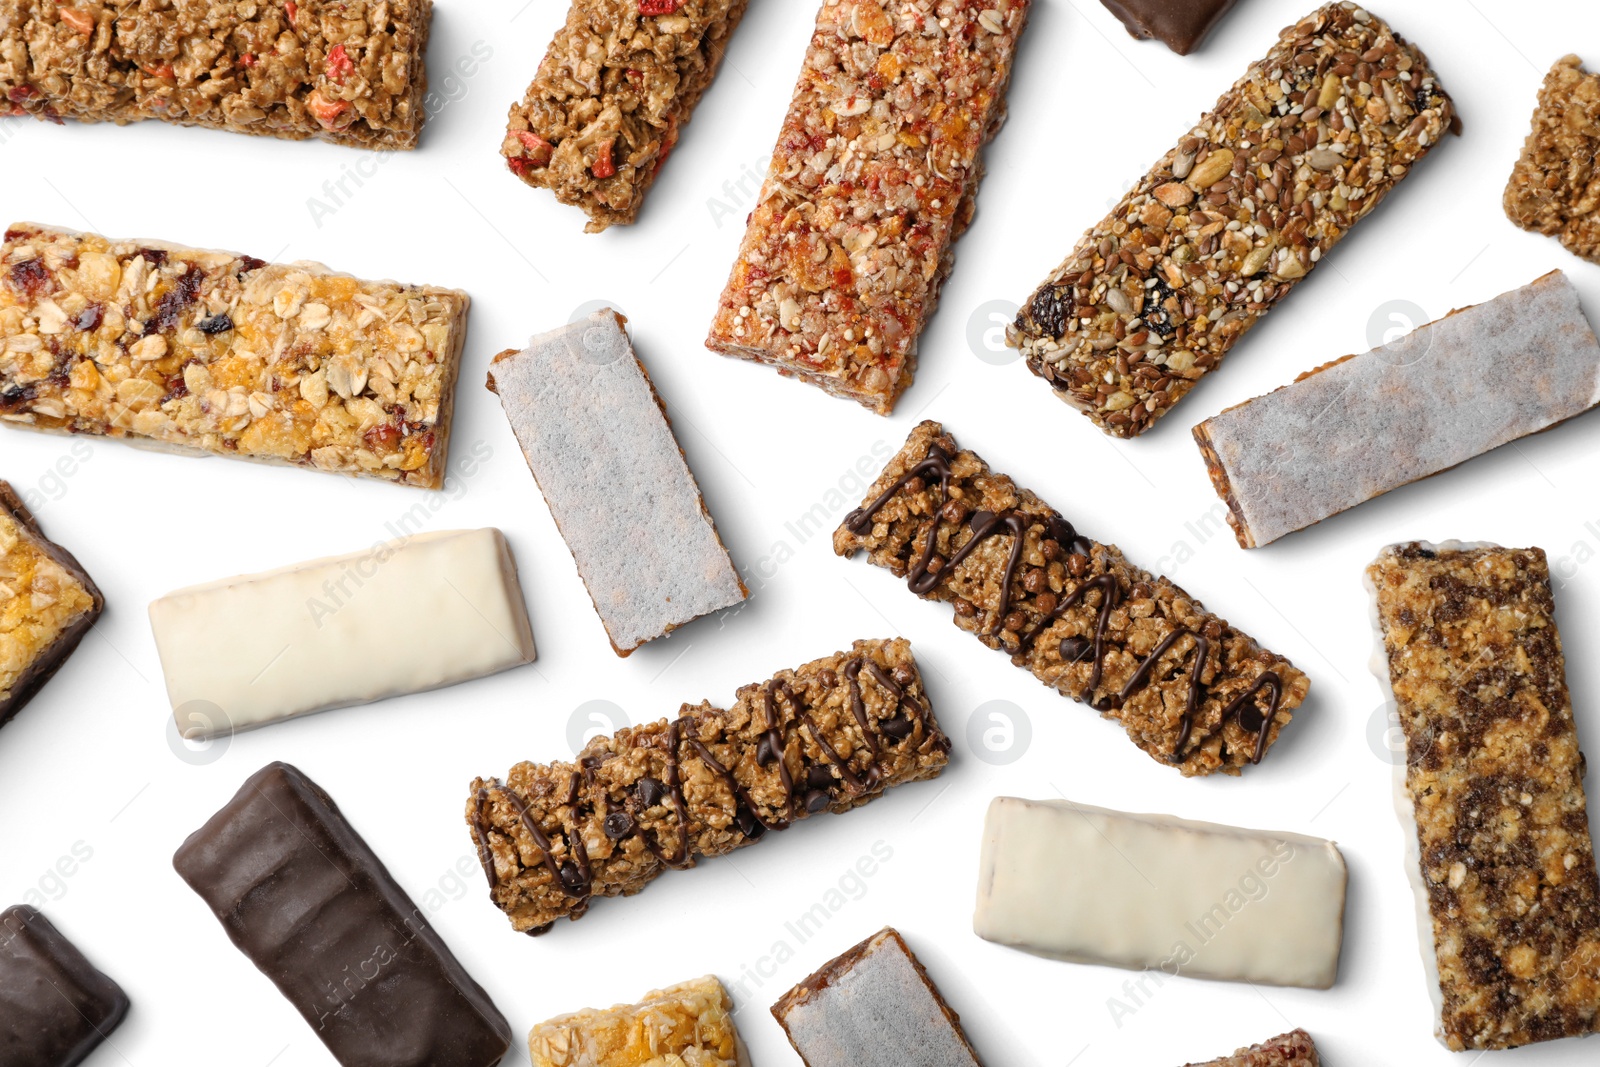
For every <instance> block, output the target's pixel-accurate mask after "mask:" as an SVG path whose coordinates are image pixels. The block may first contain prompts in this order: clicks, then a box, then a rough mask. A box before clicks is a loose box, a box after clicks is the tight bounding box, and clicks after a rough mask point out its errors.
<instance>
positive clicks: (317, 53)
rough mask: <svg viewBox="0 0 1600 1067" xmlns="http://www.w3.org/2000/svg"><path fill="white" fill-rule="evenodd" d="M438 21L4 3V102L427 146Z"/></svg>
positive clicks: (403, 5)
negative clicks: (431, 47) (431, 36)
mask: <svg viewBox="0 0 1600 1067" xmlns="http://www.w3.org/2000/svg"><path fill="white" fill-rule="evenodd" d="M432 15H433V3H432V0H298V2H296V0H259V2H256V3H231V2H225V0H178V2H176V3H164V4H149V3H141V2H139V0H104V2H100V0H76V2H75V3H73V4H67V3H58V2H52V0H0V95H3V96H4V97H5V100H6V101H7V102H8V105H9V108H10V111H11V113H12V114H15V115H24V114H31V115H34V116H36V117H38V118H41V119H48V120H51V121H53V122H60V121H62V120H63V119H76V120H79V121H82V122H114V123H116V124H118V125H123V124H126V123H129V122H138V121H141V120H143V119H159V120H161V121H163V122H171V123H174V124H176V125H179V126H207V127H211V128H213V129H220V130H232V131H234V132H236V133H250V134H259V135H263V136H267V137H281V138H285V139H287V140H296V141H298V140H304V139H306V138H310V137H315V138H319V139H321V140H324V141H331V142H333V143H335V144H342V145H352V146H355V147H358V148H374V149H383V150H393V149H405V148H414V147H416V144H417V134H418V132H419V131H420V130H421V129H422V123H423V121H424V120H425V119H426V118H427V112H426V108H425V107H424V104H423V97H424V93H425V92H426V90H427V81H428V71H427V65H426V63H425V62H424V56H425V53H426V51H427V45H428V28H429V23H430V20H431V18H432ZM0 106H4V105H0Z"/></svg>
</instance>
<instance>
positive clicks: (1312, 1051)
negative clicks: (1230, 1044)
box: [1189, 1030, 1322, 1067]
mask: <svg viewBox="0 0 1600 1067" xmlns="http://www.w3.org/2000/svg"><path fill="white" fill-rule="evenodd" d="M1321 1062H1322V1060H1321V1059H1320V1058H1319V1057H1318V1055H1317V1044H1316V1042H1315V1041H1312V1040H1311V1035H1310V1034H1308V1033H1306V1032H1305V1031H1304V1030H1291V1031H1290V1032H1289V1033H1287V1034H1279V1035H1278V1036H1277V1037H1275V1038H1273V1039H1272V1040H1271V1041H1263V1042H1262V1043H1261V1044H1259V1045H1251V1046H1250V1047H1249V1048H1242V1049H1240V1050H1239V1051H1237V1052H1235V1053H1234V1054H1233V1055H1231V1056H1223V1057H1222V1058H1221V1059H1216V1060H1207V1061H1206V1062H1205V1063H1191V1064H1190V1065H1189V1067H1319V1065H1320V1064H1321Z"/></svg>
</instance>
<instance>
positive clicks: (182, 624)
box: [150, 529, 534, 739]
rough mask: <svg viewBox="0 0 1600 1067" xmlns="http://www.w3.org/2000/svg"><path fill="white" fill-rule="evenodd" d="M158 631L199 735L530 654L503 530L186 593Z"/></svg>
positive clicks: (399, 546)
mask: <svg viewBox="0 0 1600 1067" xmlns="http://www.w3.org/2000/svg"><path fill="white" fill-rule="evenodd" d="M150 624H151V626H152V628H153V629H154V630H155V637H156V648H157V650H158V651H159V652H160V654H161V669H162V671H163V672H164V673H165V674H166V678H167V695H168V696H169V697H170V698H171V701H172V707H173V711H174V712H175V713H176V714H177V716H178V729H179V731H180V732H181V733H183V734H184V736H186V737H190V738H195V739H205V738H210V737H215V736H218V735H219V734H224V733H228V732H230V731H236V730H246V729H250V728H251V727H255V726H263V725H265V724H267V723H272V722H278V721H280V720H282V719H291V718H294V717H295V716H298V715H306V714H310V713H311V712H314V711H325V710H327V709H329V708H341V707H347V706H349V705H351V704H365V703H368V702H370V701H374V700H381V699H383V698H384V697H391V696H399V695H401V694H403V693H418V692H422V691H423V690H427V689H437V688H439V687H441V686H446V685H454V684H455V683H457V682H464V681H467V680H468V679H471V678H480V677H482V676H484V675H486V674H494V673H496V672H498V671H503V670H507V669H509V668H511V667H516V666H520V665H521V664H524V663H531V662H532V661H533V658H534V648H533V632H532V630H531V629H530V627H529V625H528V615H527V610H526V608H525V607H524V605H523V601H522V589H521V587H520V586H519V585H518V584H517V571H516V564H515V562H514V561H513V560H512V558H511V549H510V547H509V546H508V545H507V544H506V541H505V538H504V537H503V536H502V535H501V533H500V531H499V530H495V529H485V530H455V531H441V532H435V533H426V534H419V535H417V536H415V537H411V538H409V539H406V540H403V541H393V542H390V543H388V544H381V545H377V546H375V547H373V548H371V549H368V550H366V551H364V552H357V553H354V554H352V555H347V556H333V557H329V558H327V559H318V560H312V561H310V562H307V563H299V564H296V565H294V566H291V567H284V568H282V569H280V570H275V571H268V572H266V573H264V574H252V575H244V576H241V577H237V578H227V579H224V580H222V581H217V582H211V583H209V584H206V585H197V586H193V587H191V588H188V589H180V590H178V591H177V592H174V593H170V594H168V595H167V596H164V597H162V598H161V599H160V600H157V601H155V602H154V603H152V604H151V605H150ZM407 634H418V635H421V636H420V639H419V638H418V637H408V636H406V635H407Z"/></svg>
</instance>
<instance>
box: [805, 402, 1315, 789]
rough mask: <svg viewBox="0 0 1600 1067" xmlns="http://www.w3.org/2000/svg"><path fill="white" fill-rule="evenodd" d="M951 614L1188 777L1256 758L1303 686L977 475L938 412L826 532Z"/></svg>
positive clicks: (1148, 577)
mask: <svg viewBox="0 0 1600 1067" xmlns="http://www.w3.org/2000/svg"><path fill="white" fill-rule="evenodd" d="M833 548H834V551H835V552H837V553H838V554H839V555H841V556H853V555H855V554H856V553H857V552H861V551H865V552H866V553H867V558H868V559H869V560H870V561H871V562H872V563H874V564H876V565H878V566H880V567H884V568H887V569H888V570H890V571H892V572H894V574H896V575H897V576H900V577H903V578H906V579H907V582H908V584H909V586H910V588H911V591H912V592H913V593H916V594H917V595H918V596H921V597H924V598H926V599H929V600H943V601H948V602H950V604H951V605H952V606H953V607H954V609H955V624H956V625H957V626H959V627H960V628H961V629H963V630H966V631H967V632H969V633H971V634H972V635H973V636H975V637H977V638H978V639H979V640H980V641H982V642H983V643H984V644H985V645H987V646H989V647H990V648H993V649H998V650H1000V651H1002V652H1005V653H1006V654H1008V655H1009V656H1010V657H1011V662H1012V663H1014V664H1016V665H1017V666H1019V667H1023V668H1025V669H1026V670H1028V671H1030V672H1032V674H1033V676H1034V677H1036V678H1038V679H1039V680H1040V681H1041V682H1043V683H1045V684H1046V685H1048V686H1051V687H1052V688H1054V689H1056V690H1058V691H1059V692H1061V693H1062V694H1063V695H1065V696H1070V697H1072V698H1073V699H1074V700H1079V701H1082V702H1084V703H1087V704H1089V705H1090V706H1091V707H1093V708H1094V709H1095V710H1096V711H1099V712H1100V713H1101V714H1103V715H1104V716H1105V717H1106V718H1108V719H1113V720H1115V721H1117V722H1120V723H1121V724H1122V726H1123V728H1124V729H1125V730H1126V731H1127V732H1128V736H1129V738H1130V739H1131V740H1132V741H1133V743H1134V744H1136V745H1138V746H1139V747H1140V748H1141V749H1143V750H1144V751H1145V753H1146V754H1148V755H1149V756H1150V757H1151V758H1152V759H1154V760H1156V761H1157V762H1159V763H1163V764H1165V765H1167V766H1169V767H1176V768H1177V769H1178V770H1179V771H1181V772H1182V773H1183V775H1184V776H1185V777H1190V776H1194V775H1206V774H1213V773H1216V772H1219V771H1220V772H1222V773H1224V774H1233V775H1236V774H1239V773H1240V772H1241V771H1242V770H1243V768H1244V767H1245V766H1246V765H1248V764H1255V763H1259V762H1260V761H1261V758H1262V757H1263V756H1264V755H1265V754H1266V752H1267V749H1268V748H1270V747H1271V746H1272V744H1273V743H1274V742H1275V741H1276V740H1277V738H1278V734H1279V733H1280V731H1282V729H1283V728H1284V727H1285V726H1287V725H1288V723H1289V720H1290V719H1291V718H1293V715H1292V714H1291V713H1292V712H1293V711H1294V709H1295V708H1297V707H1299V706H1300V702H1301V701H1302V700H1304V699H1305V696H1306V691H1307V689H1308V688H1309V686H1310V684H1311V683H1310V680H1309V679H1308V678H1307V677H1306V676H1305V675H1304V674H1302V673H1301V672H1300V671H1299V670H1297V669H1296V668H1295V666H1294V665H1293V664H1292V663H1290V662H1289V661H1288V660H1287V659H1284V658H1283V657H1282V656H1279V655H1278V654H1276V653H1274V652H1269V651H1267V650H1266V649H1264V648H1262V647H1261V646H1260V645H1258V644H1257V643H1256V642H1255V640H1254V639H1252V638H1251V637H1250V636H1249V635H1247V634H1244V633H1241V632H1240V631H1238V630H1236V629H1234V628H1233V627H1232V626H1229V625H1228V623H1227V622H1226V621H1225V620H1223V619H1221V618H1219V617H1217V616H1216V615H1213V614H1211V613H1210V612H1208V611H1207V610H1206V609H1205V607H1204V605H1202V604H1201V603H1200V602H1199V601H1198V600H1195V599H1194V598H1193V597H1191V596H1190V595H1189V594H1188V593H1186V592H1184V591H1183V590H1182V589H1180V588H1179V587H1178V586H1177V585H1175V584H1173V583H1172V582H1171V581H1170V580H1169V579H1167V578H1163V577H1158V576H1156V575H1152V574H1150V573H1149V572H1148V571H1144V570H1141V569H1139V568H1138V567H1135V566H1134V565H1133V564H1131V563H1129V562H1128V561H1127V559H1125V558H1124V557H1123V555H1122V552H1121V551H1120V550H1119V549H1117V548H1116V547H1115V546H1114V545H1106V544H1101V543H1100V542H1098V541H1092V540H1090V539H1089V538H1087V537H1084V536H1083V535H1081V534H1079V533H1078V531H1077V529H1076V528H1075V527H1074V526H1073V525H1072V523H1070V522H1068V521H1067V520H1066V519H1064V518H1062V516H1061V514H1060V512H1058V511H1056V510H1055V509H1054V508H1052V507H1051V506H1050V505H1049V504H1046V503H1045V502H1044V501H1043V500H1040V499H1039V498H1038V497H1037V496H1035V495H1034V494H1033V493H1031V492H1029V491H1028V490H1027V489H1024V488H1022V487H1021V486H1018V485H1017V484H1016V483H1015V482H1013V481H1012V480H1011V479H1010V478H1008V477H1006V476H1005V475H1003V474H996V473H994V472H992V471H990V469H989V466H988V464H986V463H985V462H984V461H983V460H982V459H981V458H979V457H978V456H977V455H976V454H975V453H972V452H968V451H963V450H961V449H959V448H958V447H957V446H956V442H955V438H954V437H952V436H950V435H949V434H947V433H945V432H944V427H942V426H941V425H939V424H938V423H936V422H924V423H922V424H921V425H919V426H918V427H917V428H916V429H914V430H913V431H912V432H911V436H910V438H909V439H907V441H906V443H905V447H903V448H902V449H901V450H900V452H899V453H898V454H897V455H896V456H895V457H894V458H893V459H891V460H890V461H889V464H888V466H886V467H885V468H884V471H883V474H882V475H880V476H879V478H878V480H877V481H876V482H875V483H874V484H873V486H872V489H871V490H870V492H869V493H868V496H867V498H866V500H865V501H863V502H862V505H861V507H859V508H857V509H856V510H855V511H853V512H851V513H850V514H849V515H848V516H846V517H845V520H844V522H843V523H842V524H841V525H840V526H839V528H838V529H837V530H836V531H834V534H833Z"/></svg>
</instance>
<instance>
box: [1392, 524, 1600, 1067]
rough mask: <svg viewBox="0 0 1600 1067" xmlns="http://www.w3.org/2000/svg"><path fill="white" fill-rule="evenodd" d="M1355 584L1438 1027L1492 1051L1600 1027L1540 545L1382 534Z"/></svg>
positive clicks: (1593, 947)
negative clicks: (1362, 587) (1388, 723)
mask: <svg viewBox="0 0 1600 1067" xmlns="http://www.w3.org/2000/svg"><path fill="white" fill-rule="evenodd" d="M1367 579H1368V582H1369V583H1370V587H1371V589H1372V592H1373V601H1374V606H1375V614H1376V621H1377V623H1378V628H1379V631H1380V635H1381V641H1382V645H1381V648H1382V652H1383V653H1384V656H1383V659H1382V666H1381V667H1379V668H1378V669H1379V676H1380V678H1381V679H1382V680H1383V681H1384V683H1385V684H1386V685H1387V686H1388V688H1389V694H1390V699H1391V700H1392V701H1393V707H1394V710H1395V712H1396V713H1397V715H1398V721H1399V724H1400V728H1401V731H1402V732H1403V733H1404V735H1405V742H1406V763H1405V767H1404V785H1405V792H1406V795H1407V797H1408V798H1409V803H1406V804H1404V805H1403V807H1404V809H1405V810H1409V812H1410V814H1411V818H1412V821H1413V823H1414V825H1415V831H1416V832H1415V836H1414V838H1413V839H1412V841H1411V842H1410V843H1409V845H1408V850H1407V851H1408V853H1409V856H1408V864H1407V865H1408V867H1409V873H1410V875H1411V878H1412V882H1413V887H1414V888H1415V889H1416V890H1417V892H1418V895H1419V899H1420V901H1421V902H1422V903H1424V904H1425V905H1426V911H1427V915H1429V916H1431V919H1432V922H1431V929H1425V931H1424V933H1423V944H1424V950H1423V955H1424V958H1425V961H1426V964H1427V970H1428V972H1429V974H1428V978H1429V985H1430V991H1431V992H1433V993H1434V1005H1435V1009H1436V1011H1437V1018H1436V1026H1437V1034H1438V1036H1439V1038H1440V1039H1441V1040H1442V1041H1443V1042H1444V1043H1445V1044H1446V1045H1448V1046H1449V1047H1450V1048H1452V1049H1456V1050H1458V1051H1459V1050H1463V1049H1501V1048H1513V1047H1516V1046H1519V1045H1526V1044H1529V1043H1531V1042H1534V1041H1548V1040H1551V1039H1553V1038H1559V1037H1571V1036H1577V1035H1581V1034H1588V1033H1592V1032H1594V1031H1595V1030H1597V1029H1600V878H1597V876H1596V871H1595V859H1594V846H1593V843H1592V841H1591V840H1590V836H1589V819H1588V813H1587V804H1586V801H1585V798H1584V789H1583V774H1584V757H1583V753H1582V751H1580V750H1579V747H1578V733H1577V728H1576V726H1575V724H1574V722H1573V716H1572V701H1571V697H1570V696H1569V694H1568V692H1567V683H1566V667H1565V661H1564V658H1563V656H1562V651H1561V636H1560V634H1559V633H1558V632H1557V629H1556V621H1555V602H1554V599H1553V598H1552V596H1551V591H1550V571H1549V566H1548V564H1547V562H1546V560H1545V554H1544V552H1543V551H1542V550H1540V549H1537V548H1530V549H1508V548H1500V547H1497V546H1493V545H1474V546H1468V545H1454V544H1452V545H1444V546H1434V545H1427V544H1423V543H1421V542H1413V543H1411V544H1403V545H1393V546H1391V547H1389V548H1387V549H1385V550H1384V551H1383V552H1382V553H1381V554H1380V555H1379V556H1378V559H1377V560H1376V562H1374V563H1373V564H1372V566H1371V567H1369V568H1368V569H1367ZM1375 666H1377V661H1375Z"/></svg>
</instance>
